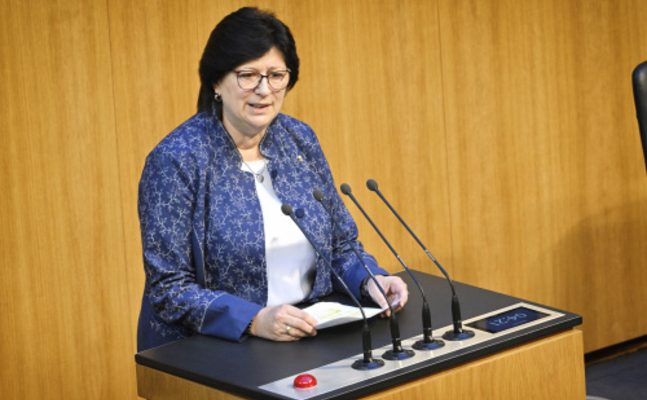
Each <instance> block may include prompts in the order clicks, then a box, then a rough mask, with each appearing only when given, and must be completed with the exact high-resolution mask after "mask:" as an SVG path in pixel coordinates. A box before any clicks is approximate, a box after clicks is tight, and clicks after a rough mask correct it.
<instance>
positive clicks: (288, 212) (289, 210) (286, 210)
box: [281, 203, 292, 215]
mask: <svg viewBox="0 0 647 400" xmlns="http://www.w3.org/2000/svg"><path fill="white" fill-rule="evenodd" d="M281 211H283V214H285V215H292V206H291V205H289V204H288V203H284V204H283V205H282V206H281Z"/></svg>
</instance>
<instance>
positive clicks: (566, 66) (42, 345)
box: [0, 0, 647, 399]
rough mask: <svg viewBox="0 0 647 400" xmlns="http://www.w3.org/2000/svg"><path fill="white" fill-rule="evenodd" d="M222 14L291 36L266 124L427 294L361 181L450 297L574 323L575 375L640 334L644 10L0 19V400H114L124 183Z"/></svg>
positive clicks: (402, 242) (32, 5)
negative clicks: (636, 74)
mask: <svg viewBox="0 0 647 400" xmlns="http://www.w3.org/2000/svg"><path fill="white" fill-rule="evenodd" d="M244 5H257V6H259V7H261V8H269V9H271V10H273V11H275V12H276V14H277V16H278V17H279V18H281V19H282V20H283V21H285V22H286V23H287V24H288V25H289V26H290V28H291V29H292V32H293V33H294V36H295V38H296V41H297V47H298V51H299V55H300V57H301V62H302V66H301V79H300V82H299V83H298V84H297V85H296V87H295V88H294V90H293V91H292V92H291V93H290V94H289V95H288V97H287V99H286V103H285V108H284V111H285V112H286V113H287V114H289V115H292V116H294V117H296V118H298V119H301V120H303V121H305V122H307V123H309V124H310V125H311V126H312V127H313V128H314V130H315V131H316V132H317V134H318V136H319V138H320V140H321V143H322V146H323V148H324V150H325V152H326V154H327V156H328V159H329V162H330V164H331V167H332V171H333V175H334V177H335V179H336V182H337V185H339V184H341V183H343V182H347V183H349V184H350V185H351V187H352V188H353V192H354V193H355V195H356V196H357V198H358V199H359V200H360V201H361V202H362V204H363V206H364V208H365V209H366V210H367V212H368V213H369V214H370V215H371V217H372V218H373V219H374V220H375V222H376V223H377V225H378V226H379V227H380V229H381V230H382V231H383V232H384V233H385V234H386V236H387V237H388V239H389V240H390V241H391V243H392V244H393V246H394V248H395V249H396V250H397V251H398V252H399V253H400V254H401V255H402V258H403V259H404V260H405V261H406V262H407V264H408V265H409V266H410V267H413V268H415V269H418V270H421V271H424V272H428V273H433V274H437V273H438V272H437V271H436V270H435V268H434V267H433V264H431V263H430V261H429V260H428V259H427V257H426V255H425V254H424V253H423V252H422V251H421V250H420V249H419V248H418V247H417V244H416V243H415V242H414V241H413V240H412V239H410V238H409V237H408V236H407V235H406V233H405V231H404V230H403V229H402V228H401V227H400V226H399V224H398V223H397V221H396V219H395V218H394V217H393V216H392V215H390V214H389V212H388V210H387V209H386V207H385V206H384V205H383V204H382V203H381V202H380V201H379V199H378V198H377V197H376V196H375V195H374V194H372V193H370V192H368V191H367V190H366V189H365V181H366V179H368V178H375V179H376V180H377V181H378V182H379V184H380V189H381V190H382V192H383V193H384V194H385V196H386V197H387V198H388V199H389V200H390V201H391V203H392V204H393V205H394V206H395V208H396V209H398V210H399V211H400V212H401V214H402V215H403V217H404V219H405V220H406V221H407V222H408V223H409V225H411V227H412V228H413V229H414V231H415V232H416V233H417V234H418V235H419V236H420V238H421V239H422V241H423V242H424V243H425V244H426V245H427V246H428V247H429V249H430V250H431V252H432V253H433V254H434V255H435V256H436V257H437V258H438V259H439V260H440V262H441V263H442V264H443V266H445V267H446V269H448V271H449V272H450V273H451V274H452V276H453V277H454V278H455V279H456V280H459V281H462V282H465V283H469V284H473V285H476V286H481V287H485V288H489V289H493V290H496V291H500V292H503V293H506V294H511V295H515V296H519V297H522V298H526V299H529V300H533V301H537V302H540V303H544V304H547V305H551V306H555V307H558V308H563V309H566V310H569V311H572V312H576V313H580V314H582V315H583V316H584V321H585V322H584V326H583V329H584V331H585V333H586V335H585V347H584V348H585V351H587V352H589V351H592V350H597V349H600V348H603V347H606V346H609V345H612V344H616V343H620V342H623V341H626V340H629V339H632V338H635V337H638V336H642V335H645V334H646V333H647V319H645V318H643V317H641V316H640V315H641V314H640V313H639V312H638V311H639V306H640V305H641V304H644V303H645V301H646V300H647V298H646V297H647V292H645V291H644V290H643V288H644V287H645V286H646V285H647V261H646V259H645V257H644V255H645V251H644V250H643V247H644V245H643V243H644V242H645V239H646V238H647V201H646V199H647V184H646V183H645V174H644V162H643V160H642V152H641V148H640V140H639V136H638V127H637V123H636V118H635V109H634V105H633V98H632V92H631V86H630V85H631V80H630V74H631V71H632V69H633V68H634V67H635V65H637V64H638V63H640V62H642V61H644V60H646V59H647V24H645V23H644V21H646V20H647V3H646V2H644V1H641V0H620V1H614V0H595V1H585V0H576V1H568V2H563V1H560V0H545V1H535V0H523V1H512V0H487V1H476V0H458V1H453V0H452V1H450V0H433V1H424V2H423V1H415V0H405V1H399V2H394V1H389V0H353V1H345V0H330V1H323V0H307V1H295V0H279V1H270V0H264V1H255V2H252V3H248V2H243V1H240V0H226V1H209V0H191V1H189V2H181V3H180V2H171V1H161V0H159V1H149V2H128V1H126V0H92V1H87V2H75V1H72V0H56V1H50V2H45V1H43V0H31V1H28V2H20V1H17V0H4V1H2V2H0V22H2V23H1V24H0V68H1V69H0V78H1V79H2V88H1V89H0V120H1V121H2V130H1V131H0V134H1V135H2V139H3V141H2V146H1V147H0V163H1V166H2V170H1V171H0V184H1V185H2V187H3V188H5V193H4V194H3V196H0V217H1V220H0V246H1V249H2V256H1V257H2V265H1V266H0V268H1V269H2V274H3V278H2V280H1V281H0V289H1V290H0V306H1V308H2V310H3V312H2V313H0V315H1V316H0V323H1V326H2V328H3V332H4V333H3V335H4V336H3V342H2V344H0V360H1V361H0V363H2V364H1V367H2V368H0V382H1V384H2V387H3V388H5V387H6V388H7V390H6V391H5V393H6V394H5V393H3V396H5V397H6V398H9V399H14V398H15V399H17V398H20V399H36V398H46V397H59V398H86V399H102V398H120V399H121V398H130V397H134V396H135V381H134V379H135V378H134V367H133V363H132V353H133V352H134V351H135V331H136V322H137V316H138V312H139V306H140V301H141V293H142V289H143V283H144V277H143V268H142V264H141V259H142V258H141V245H140V237H139V223H138V220H137V215H136V199H137V183H138V181H139V176H140V173H141V169H142V167H143V163H144V159H145V156H146V155H147V154H148V152H149V151H150V150H151V149H152V148H153V147H154V146H155V145H156V144H157V143H158V142H159V141H160V140H161V139H162V138H163V137H164V136H165V135H166V134H168V133H169V132H170V131H171V130H172V129H173V128H174V127H175V126H177V125H178V124H180V123H181V122H183V121H184V120H186V119H187V118H188V117H190V116H191V115H192V114H193V113H194V111H195V105H196V101H197V92H198V87H199V84H198V75H197V68H198V60H199V58H200V55H201V52H202V49H203V47H204V45H205V43H206V40H207V38H208V35H209V33H210V31H211V29H213V27H214V25H215V24H216V23H217V22H218V21H219V20H221V19H222V17H224V16H225V15H227V14H228V13H230V12H232V11H235V10H236V9H237V8H239V7H241V6H244ZM346 203H347V205H348V207H349V209H350V210H351V213H352V214H353V215H354V216H355V218H356V220H357V222H358V225H359V227H360V238H361V239H362V241H363V242H364V244H365V245H366V247H367V248H368V250H369V251H370V252H372V253H373V254H375V255H376V256H377V258H378V260H379V261H380V262H381V264H382V265H383V266H384V267H386V269H387V270H390V271H397V270H399V266H398V265H397V262H396V261H395V260H394V259H393V257H392V255H390V254H389V252H388V249H387V248H386V247H385V246H384V245H383V244H382V243H381V242H380V240H379V238H378V236H377V235H376V234H375V233H374V232H373V231H372V229H371V228H370V226H369V225H368V223H366V222H365V221H364V219H363V217H362V216H361V214H360V213H359V212H358V211H357V209H356V208H355V206H354V205H353V204H352V203H351V202H349V201H347V202H346ZM636 315H639V317H636Z"/></svg>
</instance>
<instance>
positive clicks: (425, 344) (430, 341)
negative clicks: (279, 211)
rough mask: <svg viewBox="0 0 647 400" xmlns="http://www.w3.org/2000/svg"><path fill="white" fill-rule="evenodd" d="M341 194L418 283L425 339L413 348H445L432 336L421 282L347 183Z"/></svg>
mask: <svg viewBox="0 0 647 400" xmlns="http://www.w3.org/2000/svg"><path fill="white" fill-rule="evenodd" d="M340 189H341V192H342V193H343V194H345V195H346V196H348V197H350V198H351V200H353V203H355V205H356V206H357V208H359V210H360V211H361V212H362V214H364V217H366V219H367V220H368V222H370V223H371V226H373V229H375V231H376V232H377V234H378V235H380V237H381V238H382V240H383V241H384V243H386V245H387V246H388V247H389V249H390V250H391V252H392V253H393V255H394V256H395V258H397V259H398V261H399V262H400V264H402V266H403V267H404V269H405V270H406V271H407V272H408V273H409V275H410V276H411V278H412V279H413V281H414V282H415V283H416V285H417V286H418V289H419V290H420V294H421V295H422V334H423V339H422V340H418V341H417V342H416V343H414V344H413V346H412V347H413V348H414V349H416V350H435V349H439V348H441V347H443V346H444V345H445V342H443V341H442V340H435V339H434V338H433V336H432V331H433V329H432V328H431V310H430V308H429V302H427V296H425V291H424V290H423V289H422V286H421V285H420V282H418V279H416V277H415V276H414V275H413V273H412V272H411V270H410V269H409V267H407V265H406V264H405V263H404V261H402V258H400V256H399V255H398V253H396V251H395V249H393V247H392V246H391V244H390V243H389V242H388V241H387V240H386V238H385V237H384V235H382V232H380V230H379V229H377V226H376V225H375V224H374V223H373V220H371V218H369V216H368V214H366V212H365V211H364V209H363V208H362V206H360V205H359V202H358V201H357V199H356V198H355V196H353V193H351V190H350V186H349V185H348V184H347V183H344V184H342V185H341V187H340Z"/></svg>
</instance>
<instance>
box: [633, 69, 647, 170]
mask: <svg viewBox="0 0 647 400" xmlns="http://www.w3.org/2000/svg"><path fill="white" fill-rule="evenodd" d="M632 78H633V85H634V99H635V100H636V116H637V117H638V128H639V129H640V139H641V141H642V145H643V155H644V158H645V166H646V167H647V61H645V62H643V63H642V64H639V65H638V66H637V67H636V68H635V69H634V72H633V74H632Z"/></svg>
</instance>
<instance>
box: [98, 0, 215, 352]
mask: <svg viewBox="0 0 647 400" xmlns="http://www.w3.org/2000/svg"><path fill="white" fill-rule="evenodd" d="M108 5H109V8H108V13H109V15H110V48H111V52H112V70H113V71H114V72H113V75H114V99H115V125H116V131H117V143H118V149H119V180H120V182H121V202H122V204H123V215H124V217H123V225H124V236H125V239H126V241H125V244H126V266H127V274H128V279H127V283H128V293H129V305H130V310H129V317H130V318H129V320H130V322H131V324H132V327H133V330H132V337H133V338H135V337H136V328H137V321H138V318H139V309H140V307H141V298H142V293H143V289H144V268H143V265H142V248H141V236H140V231H139V217H138V214H137V192H138V183H139V178H140V176H141V172H142V169H143V167H144V162H145V160H146V156H147V155H148V153H149V152H150V151H151V150H152V149H153V148H154V147H155V146H156V145H157V143H159V142H160V141H161V140H162V138H164V136H166V135H167V134H168V133H169V132H171V131H172V130H173V129H174V128H175V127H177V126H178V125H180V124H181V123H182V122H183V121H184V120H186V119H187V118H189V117H190V116H191V115H192V114H193V113H195V110H196V105H197V94H198V88H199V82H200V80H199V78H198V63H199V60H200V55H201V52H202V46H204V44H205V43H206V38H205V39H204V41H205V42H204V43H202V42H201V41H200V43H198V37H197V31H196V24H195V21H196V19H197V16H196V12H197V9H196V5H195V2H191V1H189V2H156V1H151V2H130V1H123V0H109V1H108ZM132 351H133V353H134V352H136V347H133V349H132Z"/></svg>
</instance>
